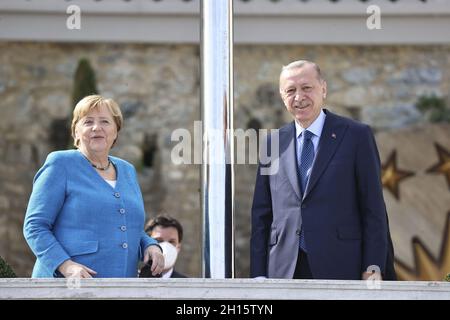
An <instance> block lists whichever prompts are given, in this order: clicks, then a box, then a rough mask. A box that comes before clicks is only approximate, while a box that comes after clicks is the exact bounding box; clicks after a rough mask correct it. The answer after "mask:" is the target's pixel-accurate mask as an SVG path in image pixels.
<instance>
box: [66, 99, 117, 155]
mask: <svg viewBox="0 0 450 320" xmlns="http://www.w3.org/2000/svg"><path fill="white" fill-rule="evenodd" d="M100 105H104V106H106V107H107V108H108V110H109V112H111V114H112V116H113V119H114V122H115V123H116V127H117V132H119V131H120V129H121V128H122V125H123V116H122V112H121V111H120V107H119V105H118V104H117V103H116V102H115V101H114V100H113V99H108V98H104V97H102V96H100V95H90V96H86V97H84V98H83V99H81V100H80V101H79V102H78V103H77V105H76V106H75V109H73V118H72V126H71V130H72V138H73V144H74V145H75V147H77V148H78V146H79V144H80V139H76V138H75V127H76V125H77V123H78V121H80V119H81V118H83V117H84V116H86V115H87V114H88V113H89V112H90V111H91V110H94V109H95V108H97V107H98V106H100ZM116 140H117V139H116ZM116 140H114V142H113V146H114V144H115V143H116Z"/></svg>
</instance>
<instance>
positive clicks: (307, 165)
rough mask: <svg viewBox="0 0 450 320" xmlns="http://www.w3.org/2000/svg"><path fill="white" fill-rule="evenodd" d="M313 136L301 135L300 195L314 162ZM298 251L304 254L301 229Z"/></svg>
mask: <svg viewBox="0 0 450 320" xmlns="http://www.w3.org/2000/svg"><path fill="white" fill-rule="evenodd" d="M313 135H314V134H313V133H312V132H311V131H308V130H305V131H303V133H302V136H303V146H302V152H301V154H300V159H299V160H300V161H299V163H300V165H299V166H300V168H299V175H300V187H301V192H302V195H304V193H305V191H306V185H307V184H308V180H309V177H310V175H311V167H312V164H313V161H314V144H313V142H312V140H311V138H312V136H313ZM300 249H302V250H303V251H304V252H307V251H306V243H305V232H304V231H303V227H302V228H301V230H300Z"/></svg>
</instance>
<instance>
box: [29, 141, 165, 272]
mask: <svg viewBox="0 0 450 320" xmlns="http://www.w3.org/2000/svg"><path fill="white" fill-rule="evenodd" d="M110 160H111V162H112V163H113V164H114V166H115V167H116V172H117V183H116V187H115V188H112V187H111V185H109V184H108V183H107V182H106V181H105V180H104V179H103V178H102V177H101V176H100V175H99V174H98V173H97V172H96V170H95V169H94V168H93V167H92V166H91V164H90V163H89V162H88V160H87V159H86V158H85V157H84V156H83V155H82V154H81V152H79V151H78V150H67V151H56V152H52V153H50V154H49V155H48V157H47V160H46V161H45V164H44V166H43V167H42V168H41V169H40V170H39V171H38V172H37V174H36V176H35V178H34V183H33V191H32V193H31V197H30V201H29V203H28V208H27V212H26V216H25V222H24V228H23V232H24V236H25V239H26V240H27V242H28V245H29V246H30V248H31V250H33V252H34V254H35V255H36V257H37V260H36V263H35V265H34V268H33V274H32V277H33V278H49V277H58V276H61V274H60V273H59V272H57V268H58V266H59V265H60V264H61V263H63V262H64V261H66V260H68V259H72V260H73V261H75V262H78V263H81V264H83V265H85V266H87V267H89V268H91V269H93V270H94V271H96V272H97V275H96V276H95V277H97V278H109V277H115V278H119V277H136V276H137V269H138V262H139V260H140V259H142V257H143V252H144V250H145V249H146V248H147V247H148V246H149V245H156V244H157V243H158V242H157V241H156V240H154V239H153V238H151V237H149V236H148V235H147V234H146V233H145V232H144V220H145V211H144V203H143V199H142V194H141V191H140V188H139V184H138V181H137V176H136V171H135V169H134V167H133V166H132V165H131V164H130V163H128V162H126V161H124V160H122V159H119V158H116V157H110Z"/></svg>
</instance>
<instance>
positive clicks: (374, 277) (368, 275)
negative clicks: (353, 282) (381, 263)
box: [361, 271, 383, 280]
mask: <svg viewBox="0 0 450 320" xmlns="http://www.w3.org/2000/svg"><path fill="white" fill-rule="evenodd" d="M369 278H370V279H369ZM361 279H362V280H383V277H382V276H381V273H379V272H367V271H366V272H363V274H362V276H361Z"/></svg>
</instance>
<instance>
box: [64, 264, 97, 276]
mask: <svg viewBox="0 0 450 320" xmlns="http://www.w3.org/2000/svg"><path fill="white" fill-rule="evenodd" d="M58 271H59V272H61V274H62V275H63V276H64V277H65V278H92V276H94V275H96V274H97V272H95V271H94V270H92V269H89V268H88V267H86V266H84V265H82V264H79V263H76V262H73V261H72V260H66V261H64V262H63V263H61V265H60V266H59V267H58Z"/></svg>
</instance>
